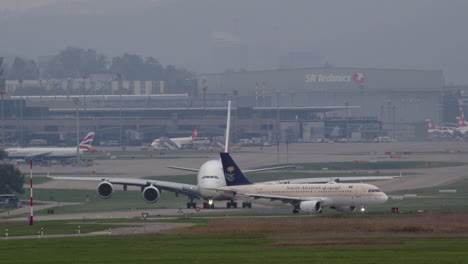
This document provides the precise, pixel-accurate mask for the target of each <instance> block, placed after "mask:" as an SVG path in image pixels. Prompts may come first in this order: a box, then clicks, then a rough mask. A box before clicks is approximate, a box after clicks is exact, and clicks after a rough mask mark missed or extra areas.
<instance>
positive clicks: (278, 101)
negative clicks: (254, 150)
mask: <svg viewBox="0 0 468 264" xmlns="http://www.w3.org/2000/svg"><path fill="white" fill-rule="evenodd" d="M275 94H276V99H277V101H276V123H277V129H276V158H277V163H278V164H279V163H280V162H279V137H280V135H281V132H280V129H281V128H280V127H281V126H280V95H281V91H280V90H276V93H275Z"/></svg>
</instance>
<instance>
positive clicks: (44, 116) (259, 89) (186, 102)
mask: <svg viewBox="0 0 468 264" xmlns="http://www.w3.org/2000/svg"><path fill="white" fill-rule="evenodd" d="M197 81H198V85H195V87H187V93H186V94H176V95H168V94H146V95H89V94H88V95H84V94H81V95H76V96H73V95H69V96H41V97H39V96H31V97H27V96H23V97H10V98H7V99H5V104H8V103H9V104H10V105H11V107H12V108H10V107H6V106H5V109H7V108H8V109H10V111H9V112H10V113H7V112H5V117H4V118H5V124H4V125H5V132H6V133H7V136H8V137H9V138H10V139H11V140H10V141H14V140H15V139H16V140H19V141H21V142H23V144H25V143H27V142H28V141H27V139H33V138H45V139H47V141H48V144H58V143H63V142H66V143H68V144H73V143H74V142H75V135H76V132H75V131H76V112H77V110H78V112H79V124H80V131H81V133H82V134H83V135H81V136H84V134H85V132H86V131H96V133H97V139H98V140H99V139H116V140H119V141H122V143H120V144H122V145H126V144H130V143H131V142H130V141H131V140H130V139H129V137H131V135H132V133H134V132H135V133H137V134H138V135H139V136H138V141H139V142H136V141H134V143H137V144H138V143H140V144H141V143H148V142H150V141H151V140H152V139H154V138H157V137H161V136H187V135H190V134H191V132H192V130H193V127H194V126H195V125H200V136H221V135H223V130H224V127H225V114H226V105H227V100H232V101H233V130H234V131H233V134H234V138H237V139H239V138H243V137H260V136H266V137H269V138H270V139H273V140H274V139H275V137H278V138H280V140H282V141H284V140H285V139H286V138H288V139H289V140H290V141H297V140H300V141H312V140H314V139H319V138H354V139H357V140H359V139H361V138H362V139H373V138H375V137H377V136H384V135H388V136H391V137H395V138H398V139H401V140H403V139H417V138H424V137H425V136H426V128H425V125H424V120H425V119H426V118H431V119H433V120H434V121H435V122H436V123H437V122H439V119H440V117H441V116H442V113H441V109H442V108H441V105H442V103H443V97H444V78H443V73H442V71H426V70H397V69H364V68H335V67H320V68H304V69H290V70H284V69H283V70H269V71H251V72H246V71H244V72H224V73H218V74H202V75H200V76H199V78H198V80H197ZM75 98H78V99H79V100H80V103H79V105H76V104H75V103H74V99H75ZM8 101H10V102H8ZM278 130H279V132H280V133H279V134H278V133H277V131H278ZM98 142H99V141H98Z"/></svg>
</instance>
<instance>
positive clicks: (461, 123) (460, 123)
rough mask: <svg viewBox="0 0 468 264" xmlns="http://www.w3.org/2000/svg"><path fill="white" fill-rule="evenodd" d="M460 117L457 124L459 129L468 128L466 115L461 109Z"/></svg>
mask: <svg viewBox="0 0 468 264" xmlns="http://www.w3.org/2000/svg"><path fill="white" fill-rule="evenodd" d="M459 113H460V116H459V117H458V116H457V124H458V127H468V122H466V119H465V113H463V109H462V108H461V107H460V110H459Z"/></svg>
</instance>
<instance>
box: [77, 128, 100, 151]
mask: <svg viewBox="0 0 468 264" xmlns="http://www.w3.org/2000/svg"><path fill="white" fill-rule="evenodd" d="M93 140H94V132H89V133H88V134H87V135H86V137H85V138H84V139H83V140H82V141H81V143H80V149H83V150H85V151H90V152H96V149H93V148H92V147H91V145H92V144H93Z"/></svg>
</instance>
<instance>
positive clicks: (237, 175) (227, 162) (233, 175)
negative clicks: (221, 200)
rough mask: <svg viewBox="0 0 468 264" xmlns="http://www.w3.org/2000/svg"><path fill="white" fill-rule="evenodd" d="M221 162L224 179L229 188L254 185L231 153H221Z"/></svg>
mask: <svg viewBox="0 0 468 264" xmlns="http://www.w3.org/2000/svg"><path fill="white" fill-rule="evenodd" d="M220 156H221V162H222V163H223V172H224V178H225V179H226V185H227V186H234V185H248V184H252V183H251V182H250V181H249V180H248V179H247V178H246V177H245V176H244V174H243V173H242V170H241V169H240V168H239V166H237V164H236V163H235V162H234V160H233V159H232V158H231V155H229V153H225V152H221V153H220Z"/></svg>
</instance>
